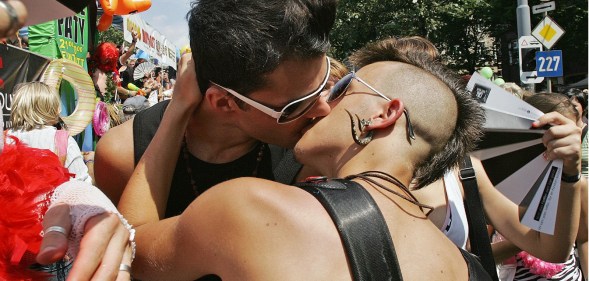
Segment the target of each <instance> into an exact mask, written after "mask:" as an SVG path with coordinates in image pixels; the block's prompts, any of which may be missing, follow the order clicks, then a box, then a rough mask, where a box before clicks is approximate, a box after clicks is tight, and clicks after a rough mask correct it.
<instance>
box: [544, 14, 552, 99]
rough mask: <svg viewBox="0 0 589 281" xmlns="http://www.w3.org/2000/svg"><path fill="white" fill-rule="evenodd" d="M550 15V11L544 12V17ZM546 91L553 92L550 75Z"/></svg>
mask: <svg viewBox="0 0 589 281" xmlns="http://www.w3.org/2000/svg"><path fill="white" fill-rule="evenodd" d="M547 16H548V11H545V12H544V17H547ZM546 51H550V48H546ZM546 78H547V79H546V92H548V93H552V81H551V80H550V77H546Z"/></svg>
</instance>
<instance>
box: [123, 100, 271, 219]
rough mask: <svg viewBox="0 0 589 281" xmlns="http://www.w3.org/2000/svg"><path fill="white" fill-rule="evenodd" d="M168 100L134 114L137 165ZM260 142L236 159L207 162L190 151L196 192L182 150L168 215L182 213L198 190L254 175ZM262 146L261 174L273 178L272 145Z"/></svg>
mask: <svg viewBox="0 0 589 281" xmlns="http://www.w3.org/2000/svg"><path fill="white" fill-rule="evenodd" d="M168 104H169V101H163V102H160V103H158V104H156V105H154V106H152V107H150V108H148V109H146V110H144V111H142V112H140V113H138V114H137V115H136V116H135V118H134V121H133V145H134V155H135V165H137V163H138V162H139V159H141V156H142V155H143V153H144V152H145V150H146V149H147V146H148V145H149V143H150V142H151V139H152V138H153V136H154V135H155V132H156V131H157V128H158V127H159V124H160V122H161V120H162V117H163V114H164V111H165V110H166V108H167V106H168ZM260 145H263V144H259V145H258V146H256V147H255V148H254V149H252V150H251V151H250V152H248V153H247V154H245V155H243V156H242V157H240V158H238V159H236V160H235V161H233V162H229V163H224V164H211V163H207V162H204V161H202V160H200V159H198V158H196V157H194V156H193V155H189V161H188V162H189V163H190V167H191V170H192V178H193V179H194V180H195V182H196V187H197V192H194V190H193V187H192V185H191V184H190V175H189V174H188V172H187V167H186V161H185V160H184V157H183V156H182V150H181V151H180V155H178V157H177V158H178V160H177V161H176V169H175V171H174V178H173V180H172V185H171V187H170V195H169V197H168V203H167V205H166V214H165V216H166V218H168V217H173V216H176V215H179V214H181V213H182V212H183V211H184V210H185V209H186V208H187V207H188V205H190V203H191V202H192V201H193V200H194V199H195V198H196V197H197V194H202V193H203V192H205V191H206V190H207V189H209V188H210V187H212V186H214V185H216V184H218V183H221V182H223V181H226V180H230V179H234V178H238V177H250V176H252V174H253V171H254V170H255V168H256V165H257V160H256V159H257V157H258V153H259V151H260ZM263 149H264V154H263V157H262V160H261V162H260V165H259V167H258V177H260V178H264V179H269V180H274V176H273V174H272V167H271V166H272V163H271V162H272V161H271V157H270V149H269V148H268V146H267V145H264V148H263Z"/></svg>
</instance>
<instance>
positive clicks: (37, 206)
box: [0, 138, 71, 280]
mask: <svg viewBox="0 0 589 281" xmlns="http://www.w3.org/2000/svg"><path fill="white" fill-rule="evenodd" d="M13 139H14V140H15V144H14V145H6V146H5V147H4V151H3V153H2V154H0V280H42V279H44V278H45V277H46V276H47V274H44V273H41V272H35V271H32V270H29V266H30V265H31V264H33V263H34V257H35V256H36V255H37V254H38V253H39V248H40V246H41V240H42V237H41V231H42V230H43V226H42V224H41V219H42V217H43V215H44V214H45V212H46V211H47V207H48V203H49V197H50V196H51V192H52V191H53V190H54V189H55V188H56V187H57V186H59V185H60V184H62V183H64V182H66V181H68V180H69V178H70V176H71V174H70V173H69V172H68V170H67V169H66V168H64V167H63V165H62V164H61V162H60V161H59V159H58V157H57V155H55V154H54V153H53V152H51V151H50V150H46V149H36V148H31V147H28V146H26V145H24V144H22V143H20V142H19V141H18V140H17V139H16V138H13Z"/></svg>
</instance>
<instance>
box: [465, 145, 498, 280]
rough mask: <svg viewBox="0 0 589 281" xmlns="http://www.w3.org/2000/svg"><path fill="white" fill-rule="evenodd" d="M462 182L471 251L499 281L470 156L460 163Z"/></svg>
mask: <svg viewBox="0 0 589 281" xmlns="http://www.w3.org/2000/svg"><path fill="white" fill-rule="evenodd" d="M460 180H461V181H462V186H463V187H464V197H465V199H464V205H465V207H466V217H467V220H468V228H469V235H468V238H469V239H470V251H471V252H472V253H473V254H475V255H476V256H478V257H480V259H481V264H482V265H483V268H485V271H487V273H489V275H490V276H491V278H492V279H493V280H495V281H497V280H499V278H498V277H497V269H496V267H495V259H494V257H493V250H492V249H491V241H490V240H489V233H488V232H487V221H486V220H485V213H484V211H483V205H482V203H481V198H480V195H479V188H478V185H477V178H476V175H475V171H474V168H473V167H472V162H471V161H470V156H466V157H464V159H463V160H462V162H461V163H460Z"/></svg>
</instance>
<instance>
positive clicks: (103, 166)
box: [94, 120, 135, 204]
mask: <svg viewBox="0 0 589 281" xmlns="http://www.w3.org/2000/svg"><path fill="white" fill-rule="evenodd" d="M133 151H134V149H133V120H130V121H127V122H125V123H123V124H121V125H119V126H116V127H114V128H111V129H110V130H109V131H108V132H107V133H106V134H105V135H104V136H102V138H101V139H100V140H99V141H98V144H97V146H96V156H95V162H94V176H95V180H96V185H97V186H98V188H100V189H101V190H102V191H103V192H104V193H105V194H106V195H107V196H108V197H109V198H110V199H111V200H112V201H113V202H114V203H115V204H117V203H118V201H119V198H120V196H121V194H122V192H123V189H124V188H125V185H126V184H127V181H128V180H129V178H130V177H131V174H132V173H133V169H134V166H135V162H134V159H135V158H134V152H133Z"/></svg>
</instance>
